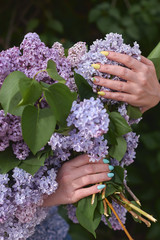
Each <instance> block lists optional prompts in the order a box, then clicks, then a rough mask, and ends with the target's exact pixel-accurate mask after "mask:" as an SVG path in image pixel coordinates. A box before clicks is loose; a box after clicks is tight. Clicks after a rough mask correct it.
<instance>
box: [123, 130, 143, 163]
mask: <svg viewBox="0 0 160 240" xmlns="http://www.w3.org/2000/svg"><path fill="white" fill-rule="evenodd" d="M125 139H126V142H127V151H126V153H125V155H124V157H123V159H122V160H121V162H120V165H121V166H122V167H124V166H125V165H126V166H129V165H130V164H131V163H132V162H133V161H134V159H135V157H136V152H135V149H136V148H137V146H138V140H139V135H138V136H137V135H136V133H134V132H129V133H127V134H125Z"/></svg>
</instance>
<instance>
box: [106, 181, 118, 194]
mask: <svg viewBox="0 0 160 240" xmlns="http://www.w3.org/2000/svg"><path fill="white" fill-rule="evenodd" d="M117 190H118V186H117V185H116V184H114V183H111V182H110V183H107V187H106V193H105V196H106V197H108V196H110V195H112V194H113V193H115V192H117Z"/></svg>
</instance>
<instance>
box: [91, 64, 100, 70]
mask: <svg viewBox="0 0 160 240" xmlns="http://www.w3.org/2000/svg"><path fill="white" fill-rule="evenodd" d="M91 66H92V67H93V68H94V69H100V67H101V65H100V64H92V65H91Z"/></svg>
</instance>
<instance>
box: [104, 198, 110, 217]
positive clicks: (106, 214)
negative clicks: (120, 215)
mask: <svg viewBox="0 0 160 240" xmlns="http://www.w3.org/2000/svg"><path fill="white" fill-rule="evenodd" d="M103 206H104V215H105V216H106V217H108V216H109V215H108V212H107V204H106V202H105V199H103Z"/></svg>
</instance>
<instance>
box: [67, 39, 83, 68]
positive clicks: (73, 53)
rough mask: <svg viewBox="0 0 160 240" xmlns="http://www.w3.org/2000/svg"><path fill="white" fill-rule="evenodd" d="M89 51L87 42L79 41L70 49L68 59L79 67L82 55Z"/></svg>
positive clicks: (74, 65) (73, 65)
mask: <svg viewBox="0 0 160 240" xmlns="http://www.w3.org/2000/svg"><path fill="white" fill-rule="evenodd" d="M86 53H87V48H86V43H85V42H77V43H76V44H74V45H73V46H72V47H71V48H69V50H68V56H67V59H69V61H70V62H71V64H72V67H77V65H78V63H79V62H80V60H81V58H82V56H83V55H84V54H86Z"/></svg>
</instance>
